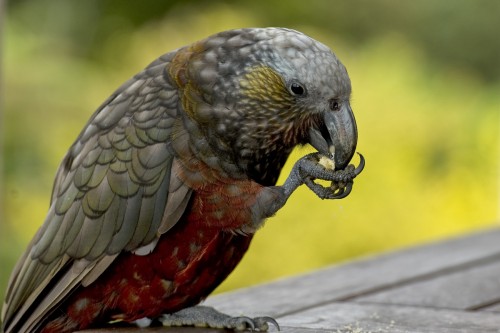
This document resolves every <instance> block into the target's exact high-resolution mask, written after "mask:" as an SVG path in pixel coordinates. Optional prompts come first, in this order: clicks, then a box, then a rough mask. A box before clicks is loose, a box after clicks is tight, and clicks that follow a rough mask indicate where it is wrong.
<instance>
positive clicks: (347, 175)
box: [252, 153, 365, 230]
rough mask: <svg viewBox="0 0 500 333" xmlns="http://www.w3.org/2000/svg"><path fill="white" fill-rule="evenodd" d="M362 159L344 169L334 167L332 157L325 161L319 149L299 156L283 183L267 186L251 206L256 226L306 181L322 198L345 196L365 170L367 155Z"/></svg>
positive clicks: (361, 156)
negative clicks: (320, 181) (323, 182)
mask: <svg viewBox="0 0 500 333" xmlns="http://www.w3.org/2000/svg"><path fill="white" fill-rule="evenodd" d="M359 157H360V162H359V165H358V166H357V167H355V166H354V165H352V164H349V165H348V166H347V167H345V168H344V169H342V170H335V166H334V163H333V161H330V162H329V163H323V162H322V161H323V160H324V159H325V158H326V157H325V156H324V155H322V154H320V153H312V154H309V155H306V156H304V157H302V158H301V159H300V160H298V161H297V162H296V163H295V165H294V166H293V168H292V172H291V173H290V175H289V176H288V178H287V179H286V180H285V183H284V184H283V185H282V186H269V187H265V188H264V190H262V191H261V192H260V193H259V196H258V197H257V200H256V203H255V204H254V206H253V207H252V215H253V216H254V219H253V220H254V225H252V228H253V229H255V230H256V229H258V228H259V227H260V226H261V225H262V220H263V219H264V218H267V217H270V216H273V215H274V214H276V212H277V211H278V210H280V209H281V208H282V207H283V206H284V205H285V203H286V201H287V200H288V198H289V197H290V195H291V194H292V193H293V191H295V190H296V189H297V187H299V186H300V185H302V184H306V186H307V187H309V188H310V189H311V190H312V191H313V192H314V193H315V194H316V195H317V196H318V197H320V198H321V199H342V198H345V197H346V196H348V195H349V193H351V190H352V186H353V180H354V178H356V176H357V175H359V174H360V173H361V171H363V168H364V167H365V159H364V157H363V155H361V154H359ZM316 179H319V180H325V181H329V182H330V186H323V185H321V184H318V183H316V182H315V180H316Z"/></svg>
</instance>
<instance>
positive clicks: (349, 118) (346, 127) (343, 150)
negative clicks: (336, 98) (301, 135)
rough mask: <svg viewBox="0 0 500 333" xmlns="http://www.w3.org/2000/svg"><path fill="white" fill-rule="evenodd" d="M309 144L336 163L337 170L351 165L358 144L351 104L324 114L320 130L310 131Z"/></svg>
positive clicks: (345, 104) (312, 128)
mask: <svg viewBox="0 0 500 333" xmlns="http://www.w3.org/2000/svg"><path fill="white" fill-rule="evenodd" d="M309 143H310V144H311V145H312V146H313V147H314V148H316V150H318V152H320V153H321V154H323V155H325V156H328V157H330V158H331V159H333V160H334V161H335V170H342V169H344V168H345V167H346V166H347V165H348V164H349V161H350V160H351V158H352V156H353V155H354V152H355V150H356V145H357V143H358V130H357V128H356V120H355V119H354V114H353V113H352V109H351V106H350V105H349V102H344V103H342V106H341V108H340V110H338V111H330V110H329V111H327V112H325V113H324V115H323V122H322V124H320V126H319V128H314V127H311V128H310V129H309Z"/></svg>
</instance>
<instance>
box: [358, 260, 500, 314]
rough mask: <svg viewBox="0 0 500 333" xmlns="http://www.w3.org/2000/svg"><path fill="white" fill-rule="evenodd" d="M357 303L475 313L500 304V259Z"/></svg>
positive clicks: (377, 293) (435, 277)
mask: <svg viewBox="0 0 500 333" xmlns="http://www.w3.org/2000/svg"><path fill="white" fill-rule="evenodd" d="M354 300H356V301H358V302H370V303H382V304H401V305H416V306H423V307H436V308H449V309H463V310H467V309H469V310H474V309H480V308H482V307H484V306H487V305H489V304H492V303H494V302H498V300H500V256H499V257H498V258H497V261H494V262H490V263H483V264H482V265H478V266H473V267H469V268H468V269H463V270H460V271H455V272H451V273H448V274H445V273H444V274H442V275H439V276H432V277H429V278H428V279H423V280H421V281H416V282H414V283H411V284H409V285H403V286H398V287H395V288H390V289H387V290H383V291H380V292H376V293H374V294H370V295H365V296H362V297H357V298H355V299H354Z"/></svg>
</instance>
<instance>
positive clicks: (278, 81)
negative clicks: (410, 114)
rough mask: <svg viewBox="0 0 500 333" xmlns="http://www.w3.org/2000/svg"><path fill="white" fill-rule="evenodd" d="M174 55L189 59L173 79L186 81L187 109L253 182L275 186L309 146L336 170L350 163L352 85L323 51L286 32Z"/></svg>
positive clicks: (205, 43)
mask: <svg viewBox="0 0 500 333" xmlns="http://www.w3.org/2000/svg"><path fill="white" fill-rule="evenodd" d="M179 54H180V55H181V56H180V57H181V61H184V60H182V58H189V61H188V63H187V65H186V66H181V67H182V68H184V70H185V71H183V72H182V73H173V74H174V77H177V78H178V81H182V80H184V81H185V82H181V83H183V84H184V87H185V89H184V98H183V101H184V102H183V103H184V104H185V105H184V109H185V110H186V111H187V113H188V114H189V115H190V116H191V117H192V118H194V119H196V121H197V122H198V123H200V124H202V125H203V126H200V127H201V128H203V130H204V131H205V134H206V136H207V137H208V138H209V141H210V145H211V146H212V148H213V149H214V150H219V152H223V153H225V154H226V155H230V156H231V158H232V159H233V160H234V161H235V162H236V163H237V164H238V166H239V167H240V168H241V169H242V170H246V172H247V174H248V175H250V176H251V177H252V178H256V179H257V180H258V181H260V182H261V183H264V184H269V183H274V182H275V181H276V179H277V176H278V175H279V171H280V170H281V167H282V166H283V164H284V162H285V161H286V158H287V157H288V155H289V153H290V152H291V150H292V149H293V147H294V146H296V145H299V144H306V143H310V144H311V145H312V146H314V147H315V148H316V149H317V150H318V151H319V152H320V153H322V154H323V155H326V156H328V157H330V158H331V159H333V160H334V161H335V168H336V169H343V168H344V167H345V166H347V164H348V163H349V161H350V160H351V158H352V156H353V154H354V151H355V148H356V143H357V130H356V122H355V119H354V116H353V113H352V110H351V107H350V103H349V98H350V95H351V83H350V80H349V76H348V74H347V71H346V69H345V67H344V66H343V65H342V64H341V63H340V61H339V60H338V59H337V57H336V56H335V54H334V53H333V52H332V51H331V50H330V49H329V48H328V47H326V46H325V45H323V44H321V43H319V42H317V41H315V40H314V39H312V38H310V37H308V36H306V35H304V34H302V33H300V32H297V31H294V30H290V29H283V28H253V29H240V30H230V31H226V32H222V33H219V34H217V35H214V36H211V37H209V38H207V39H205V40H202V41H200V42H198V43H195V44H193V45H191V46H190V47H188V48H187V49H185V50H184V51H182V52H179ZM187 54H189V56H188V55H187ZM174 60H175V59H174ZM171 74H172V73H171ZM276 170H277V172H276Z"/></svg>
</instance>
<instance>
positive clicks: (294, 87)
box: [290, 82, 306, 96]
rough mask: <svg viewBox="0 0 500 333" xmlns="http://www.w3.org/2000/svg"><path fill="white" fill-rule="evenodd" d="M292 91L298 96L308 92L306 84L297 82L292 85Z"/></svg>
mask: <svg viewBox="0 0 500 333" xmlns="http://www.w3.org/2000/svg"><path fill="white" fill-rule="evenodd" d="M290 91H291V92H292V93H293V94H294V95H296V96H302V95H304V94H305V93H306V89H305V88H304V86H303V85H301V84H300V83H297V82H294V83H292V84H291V85H290Z"/></svg>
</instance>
